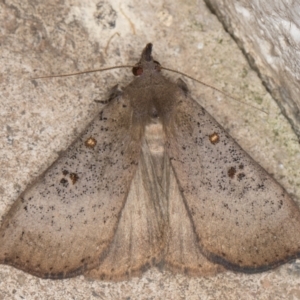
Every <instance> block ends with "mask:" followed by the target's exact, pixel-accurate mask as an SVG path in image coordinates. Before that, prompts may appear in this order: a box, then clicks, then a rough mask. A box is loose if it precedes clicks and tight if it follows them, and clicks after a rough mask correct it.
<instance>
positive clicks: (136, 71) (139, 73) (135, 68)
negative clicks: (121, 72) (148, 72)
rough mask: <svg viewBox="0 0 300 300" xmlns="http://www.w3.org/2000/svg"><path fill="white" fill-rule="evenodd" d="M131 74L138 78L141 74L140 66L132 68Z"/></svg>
mask: <svg viewBox="0 0 300 300" xmlns="http://www.w3.org/2000/svg"><path fill="white" fill-rule="evenodd" d="M132 73H133V75H134V76H140V75H142V74H143V68H142V67H141V66H136V67H133V68H132Z"/></svg>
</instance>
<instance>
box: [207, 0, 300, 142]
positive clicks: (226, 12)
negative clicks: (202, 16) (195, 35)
mask: <svg viewBox="0 0 300 300" xmlns="http://www.w3.org/2000/svg"><path fill="white" fill-rule="evenodd" d="M205 2H206V3H207V4H208V5H209V7H210V8H211V9H212V11H214V12H215V13H216V15H217V16H218V18H219V20H220V21H221V22H222V23H223V25H224V27H225V28H226V29H227V30H228V32H230V34H231V35H232V36H233V37H234V39H235V40H236V41H237V43H238V44H239V46H240V47H241V49H243V51H244V53H245V55H246V56H247V58H248V59H249V62H250V64H251V66H252V67H253V68H255V69H256V70H257V71H258V73H259V74H260V78H261V79H262V81H263V83H264V84H265V86H266V87H267V88H268V90H269V91H270V93H271V94H272V96H273V97H274V99H275V100H276V101H277V103H278V105H279V107H280V108H281V111H282V112H283V114H284V115H285V116H286V117H287V118H288V120H289V122H290V123H291V125H292V126H293V129H294V131H295V132H296V134H297V135H298V137H300V97H299V94H300V81H299V79H300V2H299V1H295V0H281V1H264V0H258V1H248V0H239V1H236V0H226V1H223V0H205Z"/></svg>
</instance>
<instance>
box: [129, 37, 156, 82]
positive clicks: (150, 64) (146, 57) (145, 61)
mask: <svg viewBox="0 0 300 300" xmlns="http://www.w3.org/2000/svg"><path fill="white" fill-rule="evenodd" d="M151 54H152V44H151V43H149V44H147V45H146V47H145V48H144V50H143V52H142V55H141V59H140V61H139V62H138V63H137V64H136V65H135V66H134V67H133V68H132V73H133V75H134V76H140V75H142V74H143V72H144V70H145V69H148V70H155V71H156V72H160V70H161V67H160V63H159V62H158V61H156V60H153V57H152V55H151Z"/></svg>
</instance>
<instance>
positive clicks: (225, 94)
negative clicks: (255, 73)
mask: <svg viewBox="0 0 300 300" xmlns="http://www.w3.org/2000/svg"><path fill="white" fill-rule="evenodd" d="M160 68H161V69H163V70H166V71H170V72H174V73H177V74H180V75H182V76H184V77H187V78H189V79H192V80H195V81H196V82H198V83H200V84H202V85H204V86H207V87H209V88H211V89H213V90H215V91H217V92H219V93H221V94H223V95H224V96H226V97H228V98H231V99H232V100H234V101H237V102H239V103H243V104H245V105H248V106H250V107H252V108H254V109H256V110H258V111H260V112H263V113H265V114H267V112H266V111H264V110H263V109H260V108H258V107H255V106H253V105H251V104H249V103H245V102H243V101H241V100H239V99H237V98H235V97H233V96H231V95H229V94H227V93H225V92H223V91H221V90H219V89H218V88H216V87H214V86H212V85H210V84H208V83H205V82H203V81H201V80H198V79H195V78H194V77H192V76H190V75H188V74H186V73H183V72H180V71H176V70H173V69H169V68H166V67H162V66H161V67H160Z"/></svg>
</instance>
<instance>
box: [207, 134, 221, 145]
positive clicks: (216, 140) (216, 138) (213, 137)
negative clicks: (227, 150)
mask: <svg viewBox="0 0 300 300" xmlns="http://www.w3.org/2000/svg"><path fill="white" fill-rule="evenodd" d="M209 140H210V142H211V143H212V144H213V145H215V144H217V143H219V141H220V136H219V135H218V134H217V133H216V132H214V133H213V134H211V135H210V136H209Z"/></svg>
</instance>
